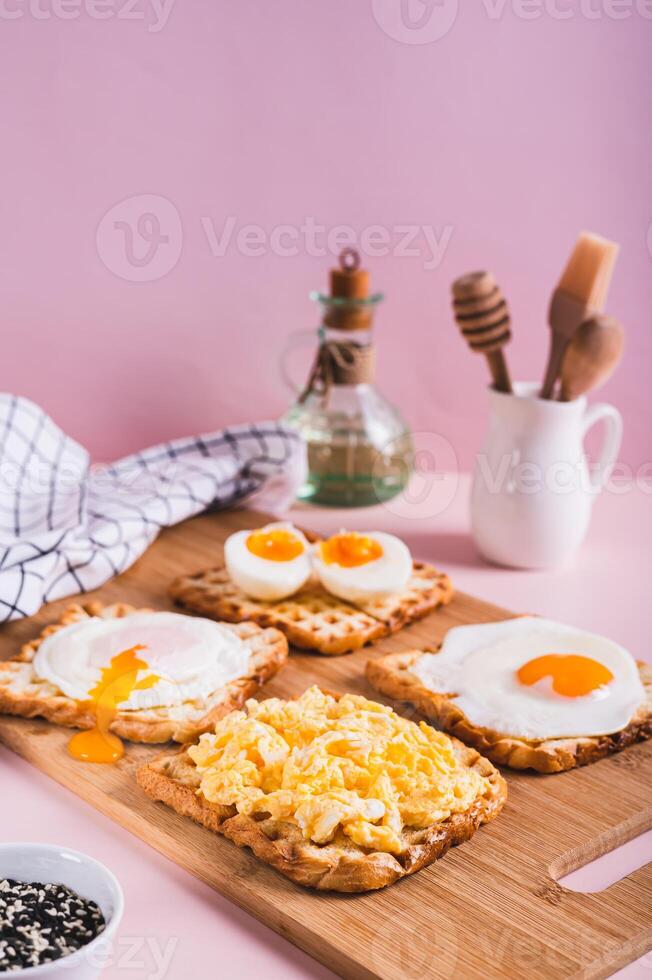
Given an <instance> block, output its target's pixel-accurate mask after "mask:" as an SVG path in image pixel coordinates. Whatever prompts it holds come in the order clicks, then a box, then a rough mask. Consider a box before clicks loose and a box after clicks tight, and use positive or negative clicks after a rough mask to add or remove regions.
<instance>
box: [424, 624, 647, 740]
mask: <svg viewBox="0 0 652 980" xmlns="http://www.w3.org/2000/svg"><path fill="white" fill-rule="evenodd" d="M410 669H411V672H412V673H413V674H415V675H416V676H417V677H418V678H419V680H420V681H421V683H422V684H423V685H424V686H425V687H426V688H428V689H429V690H431V691H436V692H438V693H442V694H443V693H446V694H450V695H453V697H452V700H453V702H454V703H455V704H457V705H458V707H459V708H460V709H461V710H462V711H463V712H464V714H465V715H466V717H467V718H468V719H469V721H470V722H471V723H472V724H473V725H475V726H477V727H478V728H490V729H493V730H494V731H497V732H500V733H502V734H505V735H513V736H516V737H520V738H526V739H528V740H532V741H536V740H543V739H550V738H566V737H581V736H597V735H609V734H611V733H613V732H617V731H620V730H621V729H623V728H625V727H626V726H627V725H628V724H629V722H630V720H631V718H632V716H633V714H634V713H635V711H636V709H637V708H638V707H639V705H641V704H642V702H643V701H644V700H645V692H644V689H643V685H642V683H641V679H640V677H639V673H638V668H637V665H636V661H635V660H634V658H633V657H632V656H631V654H630V653H629V652H628V651H627V650H625V649H624V648H623V647H621V646H619V645H618V644H617V643H613V642H612V641H611V640H607V639H605V638H604V637H601V636H596V635H594V634H593V633H585V632H584V631H583V630H578V629H574V628H573V627H571V626H564V625H563V624H561V623H556V622H553V621H552V620H549V619H538V618H537V617H534V616H521V617H519V618H517V619H510V620H507V621H505V622H500V623H482V624H479V625H475V626H457V627H455V628H454V629H451V630H449V631H448V633H447V634H446V637H445V638H444V642H443V644H442V646H441V649H440V651H439V652H438V653H435V654H432V653H426V654H424V655H423V656H421V657H419V659H418V660H417V661H416V663H415V664H414V665H413V666H412V667H411V668H410Z"/></svg>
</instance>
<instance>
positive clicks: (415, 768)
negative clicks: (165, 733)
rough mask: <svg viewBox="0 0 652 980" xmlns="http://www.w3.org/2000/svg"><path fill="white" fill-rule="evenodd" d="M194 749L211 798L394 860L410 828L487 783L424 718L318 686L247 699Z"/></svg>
mask: <svg viewBox="0 0 652 980" xmlns="http://www.w3.org/2000/svg"><path fill="white" fill-rule="evenodd" d="M188 752H189V755H190V757H191V758H192V760H193V762H194V763H195V765H196V767H197V770H198V772H199V774H200V776H201V786H200V792H201V793H202V794H203V796H204V797H205V799H207V800H208V801H209V802H212V803H216V804H221V805H226V806H231V805H233V806H235V807H236V809H237V810H238V812H239V813H241V814H244V815H247V816H254V815H256V814H269V815H270V816H271V817H272V818H273V819H275V820H279V821H289V822H290V823H294V824H296V825H297V826H298V828H299V829H300V831H301V833H302V835H303V837H304V838H305V839H306V840H310V841H313V842H314V843H316V844H326V843H329V842H331V841H333V840H335V839H336V838H337V836H338V835H340V834H343V835H344V836H345V837H347V838H349V839H350V840H352V841H353V842H354V843H356V844H358V845H359V846H360V847H365V848H371V849H373V850H378V851H387V852H389V853H392V854H398V853H400V852H401V850H402V849H403V847H404V843H403V841H402V837H401V834H402V831H403V829H404V828H424V827H429V826H431V825H432V824H434V823H437V822H439V821H441V820H444V819H446V818H447V817H449V816H450V815H451V814H453V813H458V812H462V811H464V810H467V809H468V808H469V807H470V806H471V804H472V803H473V801H474V800H475V799H476V797H477V796H478V795H479V794H481V793H482V792H483V791H484V788H485V786H484V784H485V783H486V782H487V780H486V777H484V776H481V775H480V774H479V773H478V772H477V771H476V770H474V769H469V768H464V767H462V766H460V765H459V763H458V761H457V759H456V756H455V752H454V749H453V744H452V742H451V740H450V739H449V738H448V736H447V735H444V734H443V733H442V732H438V731H436V730H435V729H434V728H431V727H430V725H427V724H426V723H425V722H421V723H420V724H418V725H417V724H415V723H414V722H412V721H408V720H406V719H405V718H401V717H400V716H399V715H397V714H396V713H395V712H394V711H393V710H392V709H391V708H389V707H387V706H385V705H382V704H378V703H376V702H375V701H368V700H367V699H366V698H364V697H360V696H358V695H353V694H345V695H343V696H342V697H341V698H339V699H336V698H334V697H332V696H331V695H329V694H324V693H323V692H322V691H321V690H320V689H319V688H318V687H311V688H309V689H308V690H307V691H305V692H304V693H303V694H302V695H301V697H299V698H297V699H296V700H293V701H283V700H280V699H278V698H270V699H268V700H266V701H262V702H258V701H255V700H253V699H252V700H249V701H247V703H246V705H245V710H244V711H234V712H232V713H231V714H229V715H227V716H226V717H225V718H223V719H222V720H221V721H219V722H218V723H217V725H216V727H215V732H214V734H213V733H211V734H206V735H202V736H201V738H200V740H199V742H198V744H196V745H194V746H191V748H190V749H189V750H188Z"/></svg>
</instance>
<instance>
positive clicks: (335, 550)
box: [319, 531, 383, 568]
mask: <svg viewBox="0 0 652 980" xmlns="http://www.w3.org/2000/svg"><path fill="white" fill-rule="evenodd" d="M319 551H320V554H321V557H322V561H324V562H325V563H326V564H327V565H340V566H341V567H342V568H358V567H359V566H360V565H367V564H368V563H369V562H370V561H376V560H377V559H378V558H382V556H383V549H382V547H381V545H380V544H378V542H377V541H376V540H375V538H372V537H369V535H366V534H357V533H356V532H355V531H345V532H342V534H334V535H333V537H332V538H329V539H328V540H327V541H322V543H321V544H320V546H319Z"/></svg>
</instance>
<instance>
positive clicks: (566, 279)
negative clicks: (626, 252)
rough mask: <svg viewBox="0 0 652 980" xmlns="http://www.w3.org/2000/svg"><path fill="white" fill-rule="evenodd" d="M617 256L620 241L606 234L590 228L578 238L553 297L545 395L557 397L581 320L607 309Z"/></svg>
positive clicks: (542, 390) (542, 395)
mask: <svg viewBox="0 0 652 980" xmlns="http://www.w3.org/2000/svg"><path fill="white" fill-rule="evenodd" d="M617 257H618V245H617V244H616V243H615V242H610V241H609V240H608V239H607V238H602V237H601V236H600V235H594V234H593V233H591V232H587V231H584V232H582V234H581V235H580V237H579V238H578V240H577V243H576V245H575V248H574V249H573V252H572V254H571V256H570V258H569V260H568V263H567V264H566V268H565V269H564V271H563V273H562V277H561V279H560V281H559V285H558V286H557V288H556V289H555V291H554V293H553V294H552V299H551V301H550V310H549V313H548V322H549V324H550V352H549V354H548V363H547V366H546V376H545V379H544V382H543V387H542V389H541V397H542V398H554V389H555V384H556V382H557V378H558V377H559V371H560V368H561V362H562V359H563V357H564V353H565V351H566V347H567V346H568V344H569V343H570V341H571V339H572V337H573V334H574V333H575V331H576V330H577V328H578V327H579V325H580V323H582V322H583V321H584V320H586V319H588V318H589V317H590V316H593V315H594V314H596V313H602V311H603V310H604V305H605V301H606V299H607V292H608V290H609V285H610V283H611V277H612V275H613V270H614V266H615V264H616V258H617Z"/></svg>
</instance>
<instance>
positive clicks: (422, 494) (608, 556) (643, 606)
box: [0, 476, 652, 980]
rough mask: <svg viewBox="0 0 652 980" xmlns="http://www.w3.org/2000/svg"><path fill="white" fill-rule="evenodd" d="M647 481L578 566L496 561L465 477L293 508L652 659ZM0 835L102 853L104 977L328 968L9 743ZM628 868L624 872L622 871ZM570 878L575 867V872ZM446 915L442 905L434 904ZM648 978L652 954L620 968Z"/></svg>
mask: <svg viewBox="0 0 652 980" xmlns="http://www.w3.org/2000/svg"><path fill="white" fill-rule="evenodd" d="M645 490H646V488H638V489H632V490H631V491H628V492H627V493H624V494H604V495H603V497H602V499H600V500H599V501H598V502H597V504H596V509H595V514H594V520H593V525H592V527H591V531H590V537H589V539H588V541H587V542H586V544H585V546H584V549H583V551H582V553H581V555H580V556H579V557H578V558H577V560H576V562H575V563H574V565H573V567H572V568H569V569H568V570H564V571H561V572H518V571H508V570H500V569H496V568H492V567H490V566H488V565H485V564H484V563H483V562H482V561H481V560H480V559H479V558H478V557H477V555H476V552H475V550H474V547H473V544H472V542H471V540H470V538H469V535H468V517H467V497H468V478H466V477H462V478H460V479H457V478H455V477H435V476H432V477H431V478H430V479H429V480H428V479H426V478H423V479H422V480H421V481H420V482H419V483H418V484H417V485H413V486H412V488H411V490H410V495H411V498H410V501H409V506H407V505H406V504H405V503H402V502H399V503H396V502H394V503H390V504H389V505H384V506H381V507H376V508H373V509H364V510H357V511H346V512H345V511H337V510H319V509H317V508H308V507H301V506H300V507H296V508H295V509H293V510H292V511H291V513H290V515H289V516H290V518H291V519H293V520H295V521H297V523H302V524H304V525H305V526H310V527H311V528H313V529H314V530H316V531H318V532H322V533H323V532H328V531H333V530H337V529H339V528H340V527H344V526H346V527H348V528H351V529H359V530H364V529H367V530H387V531H392V532H394V533H397V534H399V535H400V536H401V537H403V539H404V540H405V541H406V542H407V543H408V544H409V546H410V548H411V549H412V551H413V553H414V555H415V557H417V558H423V559H427V560H429V561H432V562H434V563H436V564H438V565H439V566H440V567H442V568H444V569H446V570H447V571H448V572H450V574H451V575H452V577H453V579H454V581H455V583H456V585H457V586H458V588H460V589H461V590H464V591H467V592H472V593H474V594H475V595H478V596H480V597H482V598H484V599H487V600H489V601H492V602H495V603H497V604H500V605H503V606H506V607H508V608H511V609H514V610H519V611H524V612H533V613H540V614H543V615H548V616H551V617H555V618H557V619H561V620H566V621H568V622H569V623H574V624H576V625H577V626H581V627H585V628H589V629H591V630H594V631H596V632H601V633H604V634H605V635H607V636H611V637H613V638H614V639H617V640H618V641H619V642H621V643H623V644H624V645H626V646H628V647H629V649H630V650H631V651H632V653H633V654H634V655H635V656H637V657H640V658H642V659H652V657H651V654H650V650H649V633H650V595H649V590H650V581H651V579H652V576H651V575H650V572H651V571H652V562H651V559H650V553H651V549H650V510H651V506H650V505H651V503H652V496H651V495H650V493H648V492H645ZM0 786H1V787H2V790H3V792H2V807H1V808H0V840H32V841H49V842H52V843H60V844H64V845H67V846H70V847H75V848H77V849H79V850H82V851H85V852H87V853H88V854H91V855H93V856H94V857H97V858H99V859H100V860H102V861H104V862H105V863H106V864H107V865H108V866H109V867H110V868H111V869H112V870H113V871H114V872H115V874H116V875H117V877H118V878H119V880H120V882H121V884H122V886H123V889H124V892H125V916H124V920H123V923H122V927H121V929H120V932H119V935H118V939H117V943H116V946H115V948H114V952H113V954H112V957H111V959H110V961H109V963H108V964H107V968H106V969H105V971H104V973H103V977H104V978H105V980H125V978H129V980H164V978H165V980H185V978H187V977H189V976H197V977H201V976H206V975H208V974H210V975H213V974H218V973H219V974H220V975H228V974H229V973H231V972H235V974H236V975H238V976H240V977H244V978H249V977H252V978H253V977H258V976H265V978H266V980H276V978H279V980H281V978H283V980H292V978H295V977H296V978H298V977H314V978H327V977H331V976H332V974H331V973H330V972H329V971H328V970H326V969H324V968H322V967H321V966H320V965H319V964H317V963H316V962H314V961H313V960H312V959H310V958H309V957H308V956H306V955H305V954H303V953H302V952H300V951H299V950H297V949H295V948H294V947H293V946H292V945H290V943H288V942H286V941H285V940H284V939H281V938H280V937H279V936H277V935H276V934H275V933H273V932H272V931H271V930H270V929H267V928H266V927H265V926H262V925H260V924H259V923H258V922H256V921H255V920H254V919H253V918H251V917H250V916H249V915H248V914H246V913H245V912H242V911H241V910H239V909H238V908H236V907H235V906H234V905H232V904H231V903H230V902H227V901H226V900H225V899H223V898H221V897H220V896H219V895H217V894H216V893H215V892H214V891H213V890H212V889H210V888H208V887H207V886H206V885H204V884H202V883H201V882H199V881H197V880H196V879H194V878H193V877H192V876H191V875H189V874H187V873H186V872H184V871H182V870H181V869H180V868H178V867H177V866H176V865H174V864H173V863H172V862H171V861H168V860H166V859H164V858H162V857H160V856H159V855H158V854H157V853H156V852H155V851H154V850H152V849H151V848H149V847H147V845H145V844H144V843H142V842H141V841H140V840H138V839H136V838H135V837H133V836H132V835H131V834H129V833H128V832H127V831H125V830H122V829H121V828H120V827H118V826H116V825H115V824H113V823H112V822H111V821H110V820H108V819H107V818H105V817H103V816H101V815H100V814H99V813H97V812H95V811H94V810H93V809H92V807H90V806H89V805H87V804H85V803H83V802H82V801H81V800H79V799H77V798H76V797H75V796H74V795H72V794H71V793H69V792H68V791H67V790H64V789H62V788H61V787H59V786H58V785H57V784H56V783H54V782H53V781H52V780H50V779H48V778H47V777H45V776H43V775H42V774H41V773H39V772H37V771H36V770H34V769H33V768H32V767H31V766H29V765H28V764H27V763H24V762H23V761H22V760H20V759H18V758H17V757H15V756H14V755H12V754H11V753H10V752H8V751H6V750H4V749H0ZM651 838H652V834H646V835H643V836H642V837H640V838H638V840H637V841H634V842H631V843H630V844H629V845H626V847H625V848H623V849H620V850H619V851H618V852H614V853H613V854H612V855H611V856H609V855H607V856H605V857H604V858H602V859H601V860H600V861H598V862H594V864H593V865H592V866H590V867H589V868H585V869H581V870H580V871H578V872H576V873H575V875H574V876H572V878H573V879H574V881H573V884H574V886H575V887H580V888H581V889H582V890H599V889H600V888H602V887H605V886H606V885H607V884H609V883H610V881H612V880H614V878H616V877H620V876H621V875H622V873H627V872H629V871H631V870H633V869H634V868H635V867H637V866H640V865H641V864H642V863H643V862H644V861H646V860H650V859H651V858H652V839H651ZM618 872H620V874H619V873H618ZM567 883H568V884H570V883H571V881H570V880H568V882H567ZM433 914H434V915H436V913H433ZM618 976H619V977H623V978H627V980H649V978H650V977H651V976H652V954H648V956H647V957H644V958H643V959H641V960H639V961H638V962H636V963H633V964H631V965H630V966H628V967H626V968H625V969H624V970H622V971H620V973H619V974H618Z"/></svg>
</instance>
